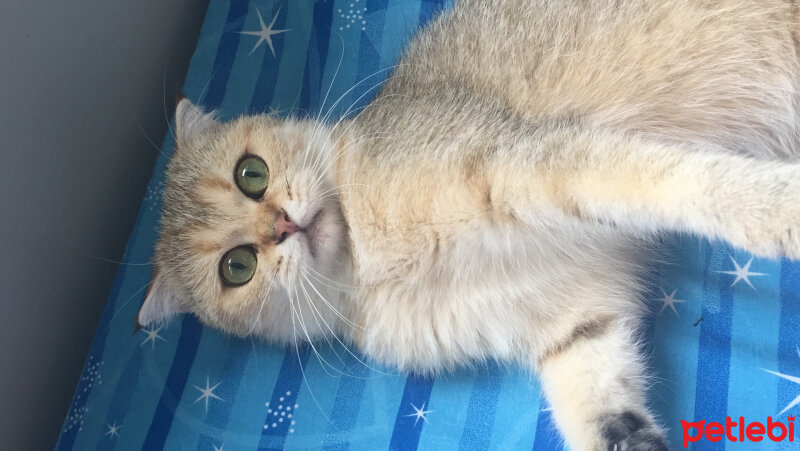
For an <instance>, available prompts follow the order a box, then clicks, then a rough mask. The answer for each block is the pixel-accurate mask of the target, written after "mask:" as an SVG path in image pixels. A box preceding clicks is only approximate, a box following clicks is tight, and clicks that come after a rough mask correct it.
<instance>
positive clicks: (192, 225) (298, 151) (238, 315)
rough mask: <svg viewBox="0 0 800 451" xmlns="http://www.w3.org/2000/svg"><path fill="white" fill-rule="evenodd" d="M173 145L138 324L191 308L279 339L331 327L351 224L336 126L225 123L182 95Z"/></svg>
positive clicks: (231, 326)
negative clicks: (340, 187) (343, 198)
mask: <svg viewBox="0 0 800 451" xmlns="http://www.w3.org/2000/svg"><path fill="white" fill-rule="evenodd" d="M175 149H176V150H175V154H174V155H173V157H172V159H171V161H170V163H169V166H168V168H167V173H166V189H165V191H164V207H163V213H162V219H161V235H160V237H159V239H158V242H157V244H156V250H155V257H154V261H153V264H154V271H153V276H152V280H151V284H150V287H149V290H148V293H147V296H146V298H145V301H144V303H143V305H142V307H141V310H140V311H139V316H138V323H139V325H141V326H146V325H148V324H150V323H154V322H163V321H165V320H168V319H169V318H170V317H172V316H173V315H175V314H178V313H185V312H188V313H193V314H195V315H196V316H197V317H198V318H200V320H201V321H203V322H204V323H206V324H209V325H211V326H213V327H217V328H220V329H223V330H225V331H228V332H232V333H236V334H239V335H247V334H254V335H257V336H261V337H265V338H268V339H275V340H280V341H287V340H293V339H294V338H296V337H297V338H312V339H313V338H315V337H317V336H319V335H320V334H323V333H326V332H330V330H329V329H328V328H327V325H330V326H331V327H334V325H333V323H334V320H335V316H336V314H335V312H334V311H333V309H334V308H338V305H337V304H338V300H337V295H338V293H337V292H336V290H333V289H331V287H332V284H333V283H334V282H332V281H331V280H330V279H334V278H335V275H336V273H337V271H338V270H339V269H340V267H341V265H342V264H344V263H343V260H344V258H345V256H344V255H343V254H344V253H345V252H346V251H345V240H346V237H345V235H346V230H345V225H344V220H343V218H342V213H341V209H340V206H339V204H338V196H337V192H336V187H335V181H334V177H335V174H334V173H335V171H334V168H333V165H334V158H333V156H334V153H335V149H334V144H333V142H332V140H331V138H330V136H329V134H328V130H327V129H325V128H322V126H320V125H316V124H315V123H313V122H309V121H298V120H289V119H287V120H279V119H276V118H273V117H270V116H266V115H261V116H243V117H241V118H239V119H236V120H233V121H230V122H224V123H223V122H219V121H217V120H216V119H215V118H214V115H213V114H209V113H205V112H203V111H202V110H200V109H199V108H197V107H196V106H194V105H193V104H192V103H191V102H189V101H188V100H186V99H184V100H181V101H180V103H179V104H178V106H177V110H176V113H175ZM326 324H327V325H326Z"/></svg>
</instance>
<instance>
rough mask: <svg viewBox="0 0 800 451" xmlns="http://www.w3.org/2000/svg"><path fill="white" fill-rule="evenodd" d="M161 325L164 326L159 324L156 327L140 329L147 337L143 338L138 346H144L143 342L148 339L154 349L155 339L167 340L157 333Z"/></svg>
mask: <svg viewBox="0 0 800 451" xmlns="http://www.w3.org/2000/svg"><path fill="white" fill-rule="evenodd" d="M163 327H164V326H160V327H159V328H158V329H142V331H143V332H144V333H146V334H147V338H145V339H144V340H143V341H142V344H140V345H139V346H144V345H145V343H147V342H148V341H151V342H153V349H155V348H156V339H158V340H162V341H167V339H166V338H164V337H162V336H161V335H158V332H159V331H160V330H161V329H162V328H163Z"/></svg>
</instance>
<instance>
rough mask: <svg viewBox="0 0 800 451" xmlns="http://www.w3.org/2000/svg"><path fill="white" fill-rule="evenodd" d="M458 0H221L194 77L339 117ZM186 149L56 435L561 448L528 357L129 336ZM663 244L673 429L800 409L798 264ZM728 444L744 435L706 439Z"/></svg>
mask: <svg viewBox="0 0 800 451" xmlns="http://www.w3.org/2000/svg"><path fill="white" fill-rule="evenodd" d="M449 6H450V2H448V1H440V0H317V1H314V2H311V1H299V0H298V1H287V0H274V1H271V0H212V1H211V3H210V5H209V9H208V12H207V15H206V20H205V23H204V25H203V30H202V34H201V36H200V39H199V42H198V47H197V50H196V52H195V54H194V57H193V59H192V63H191V66H190V69H189V73H188V75H187V78H186V82H185V85H184V92H185V93H186V95H187V96H188V97H189V98H190V99H192V100H193V101H195V102H197V103H199V104H201V105H203V106H205V107H206V108H214V109H217V110H218V112H219V114H220V116H221V117H222V118H223V119H227V118H231V117H233V116H235V115H238V114H241V113H243V112H250V113H255V112H263V111H273V112H278V113H279V114H289V113H294V114H300V115H310V116H318V115H322V116H326V115H328V114H329V116H326V117H327V120H329V121H333V120H336V119H337V118H339V117H341V116H343V115H352V114H354V113H355V112H357V111H358V110H359V109H360V108H361V107H362V106H363V105H365V104H366V103H367V102H368V101H369V100H370V99H371V98H372V97H373V96H374V95H375V93H376V91H377V89H378V87H379V86H380V83H381V82H382V81H383V80H385V79H386V78H387V77H388V76H390V75H391V68H392V66H393V65H394V64H395V63H396V62H397V59H398V57H399V55H400V53H401V51H402V49H403V46H404V45H405V43H406V42H407V41H408V39H409V38H410V36H411V35H412V34H413V33H414V32H415V31H416V30H417V29H418V28H419V27H420V26H423V25H424V24H425V23H426V22H427V21H428V20H430V19H431V18H433V17H435V16H436V14H437V13H438V12H439V11H441V10H442V9H444V8H448V7H449ZM262 21H263V22H264V23H265V24H266V25H270V24H271V26H272V28H273V30H275V31H278V30H288V31H283V32H280V33H277V34H274V35H272V37H271V44H272V45H269V42H259V38H258V37H257V36H254V35H251V34H247V33H242V32H247V31H254V30H259V29H260V27H261V22H262ZM172 148H173V141H172V136H171V135H168V136H167V137H166V138H165V140H164V144H163V151H164V155H162V156H161V157H160V158H159V160H158V162H157V164H156V167H155V170H154V175H153V177H152V180H151V181H150V185H149V187H148V192H147V196H146V198H145V201H144V203H143V205H142V207H141V209H140V211H139V216H138V220H137V223H136V226H135V228H134V230H133V233H132V236H131V238H130V241H129V242H128V245H127V248H126V251H125V256H124V259H123V260H124V262H125V263H126V264H123V265H122V266H120V269H119V272H118V274H117V278H116V281H115V283H114V286H113V289H112V291H111V294H110V296H109V300H108V304H107V307H106V310H105V312H104V314H103V318H102V322H101V324H100V327H99V329H98V331H97V335H96V338H95V340H94V343H93V344H92V347H91V349H90V354H89V356H88V359H87V362H86V365H85V368H84V372H83V374H82V376H81V380H80V382H79V384H78V386H77V388H76V393H75V396H74V398H73V402H72V405H71V406H70V409H69V412H68V413H67V418H66V419H65V422H64V425H63V430H62V434H61V437H60V439H59V442H58V445H57V448H58V449H64V450H67V449H79V450H84V449H98V450H99V449H103V450H106V449H142V448H144V449H162V448H163V449H170V450H172V449H202V450H214V449H226V450H238V449H248V450H252V449H259V450H273V449H324V450H344V449H351V450H361V449H363V450H374V449H397V450H406V449H422V450H426V449H431V450H441V449H453V450H455V449H459V450H473V449H475V450H477V449H534V450H553V449H562V448H563V440H562V439H561V437H560V436H559V434H558V432H557V430H556V429H555V426H554V424H553V420H552V416H551V414H550V410H549V408H548V405H547V403H546V402H544V401H543V400H542V397H541V389H540V387H539V385H538V383H537V381H536V380H535V378H534V377H531V376H529V375H527V374H526V373H525V372H524V371H522V370H521V369H520V368H515V367H505V366H501V365H498V364H495V363H489V364H488V365H487V366H485V367H482V368H477V369H471V370H467V369H464V370H461V371H458V372H456V373H455V374H448V375H441V376H439V377H437V378H436V379H430V378H422V377H418V376H414V375H411V376H404V375H398V374H396V373H395V372H393V371H392V370H391V369H387V368H376V367H373V366H369V365H372V364H371V363H369V362H364V361H363V358H362V357H361V356H359V355H357V354H356V355H352V354H349V353H348V352H347V351H346V350H344V349H343V348H342V347H341V346H340V345H338V344H337V345H328V344H325V343H323V344H321V345H316V349H311V348H310V347H308V346H305V347H300V348H298V349H293V348H292V349H283V348H276V347H272V346H268V345H265V344H263V343H259V342H253V341H250V340H242V339H238V338H234V337H229V336H225V335H223V334H221V333H219V332H217V331H215V330H212V329H207V328H205V327H203V326H202V325H201V324H199V323H198V322H197V320H196V319H195V318H193V317H186V318H183V319H182V320H178V321H174V322H173V323H172V324H170V325H168V326H165V327H163V328H161V329H156V330H153V329H150V330H145V331H142V332H139V333H137V334H135V335H131V333H130V331H131V327H132V325H133V323H134V318H135V315H136V313H137V310H138V307H139V305H140V304H141V302H142V300H143V298H144V292H145V286H146V284H147V282H148V281H149V278H150V267H149V266H148V265H146V264H142V263H146V262H148V261H149V260H150V258H151V257H152V249H153V243H154V241H155V238H156V236H157V221H158V215H159V210H160V206H161V200H160V193H161V189H162V187H163V183H164V182H163V173H164V168H165V165H166V163H167V158H168V155H169V154H170V153H171V152H172ZM663 250H664V253H665V254H667V255H668V256H669V257H670V258H669V260H670V264H664V265H662V266H659V267H657V268H654V270H653V271H654V274H656V277H654V281H655V283H654V285H653V286H652V287H651V290H650V293H651V294H650V295H648V296H647V299H645V301H646V302H648V303H649V304H650V305H651V306H652V308H653V311H654V316H653V317H652V319H651V320H650V321H649V322H648V323H647V324H648V326H647V327H646V328H645V331H646V335H647V337H648V349H650V351H651V352H650V353H649V356H650V359H651V366H652V367H653V371H654V372H655V375H656V377H655V378H653V383H652V391H651V399H652V401H651V405H652V408H653V410H654V411H656V412H657V413H658V415H659V418H660V419H661V421H662V422H663V423H664V424H665V425H666V426H667V427H668V428H669V429H670V440H671V443H672V446H673V447H675V448H680V446H681V423H680V422H681V420H685V421H696V420H702V419H704V420H707V421H712V420H716V421H724V419H725V417H727V416H730V417H733V418H738V417H740V416H744V417H745V418H746V419H747V420H748V421H761V422H766V418H767V417H768V416H773V417H777V418H779V419H783V420H784V421H785V417H786V415H790V414H795V415H796V414H800V404H797V405H795V403H800V385H799V384H798V382H797V381H798V380H800V379H797V377H800V264H798V263H795V262H790V261H769V260H760V259H751V256H750V255H748V254H746V253H743V252H741V251H738V250H735V249H732V248H730V247H729V246H727V245H725V244H723V243H708V242H705V241H700V240H696V239H693V238H687V237H681V236H675V237H670V238H668V239H665V241H664V242H663ZM737 272H738V275H737ZM742 276H744V277H742ZM673 301H674V302H673ZM315 351H316V352H315ZM317 352H318V353H319V357H317ZM787 408H788V409H787ZM799 440H800V439H799ZM791 446H792V445H791V444H788V443H773V442H771V441H764V442H760V443H757V444H755V443H745V444H737V446H736V449H789V448H790V447H791ZM726 447H733V446H732V444H731V443H729V442H727V441H725V440H723V441H720V442H710V441H707V440H706V441H701V442H698V443H696V444H694V448H695V449H724V448H726Z"/></svg>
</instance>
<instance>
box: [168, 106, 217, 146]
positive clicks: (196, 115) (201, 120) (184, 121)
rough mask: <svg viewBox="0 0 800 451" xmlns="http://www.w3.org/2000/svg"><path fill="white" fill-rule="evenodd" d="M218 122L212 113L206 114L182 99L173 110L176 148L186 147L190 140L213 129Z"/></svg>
mask: <svg viewBox="0 0 800 451" xmlns="http://www.w3.org/2000/svg"><path fill="white" fill-rule="evenodd" d="M217 125H219V122H217V120H216V119H215V118H214V113H213V112H211V113H206V112H205V111H203V110H201V109H200V108H198V107H197V106H195V105H194V104H193V103H192V102H191V101H190V100H189V99H187V98H185V97H184V98H183V99H181V100H180V101H179V102H178V106H177V107H176V108H175V140H176V141H177V142H176V144H177V147H178V148H181V147H183V146H185V145H187V144H188V143H189V142H190V141H191V140H192V139H194V138H195V137H197V136H200V135H202V134H204V133H208V132H209V131H210V130H212V129H214V128H215V127H216V126H217Z"/></svg>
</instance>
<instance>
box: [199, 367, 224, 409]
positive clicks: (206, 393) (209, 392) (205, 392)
mask: <svg viewBox="0 0 800 451" xmlns="http://www.w3.org/2000/svg"><path fill="white" fill-rule="evenodd" d="M221 383H222V382H217V385H215V386H213V387H211V384H210V383H209V381H208V376H206V388H201V387H198V386H197V385H195V386H194V388H196V389H198V390H200V393H202V394H201V395H200V396H198V397H197V399H195V400H194V402H197V401H200V400H201V399H205V401H206V412H208V399H209V398H214V399H219V400H220V401H225V400H224V399H222V398H220V397H219V396H217V395H216V394H214V390H215V389H216V388H217V387H219V384H221Z"/></svg>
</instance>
